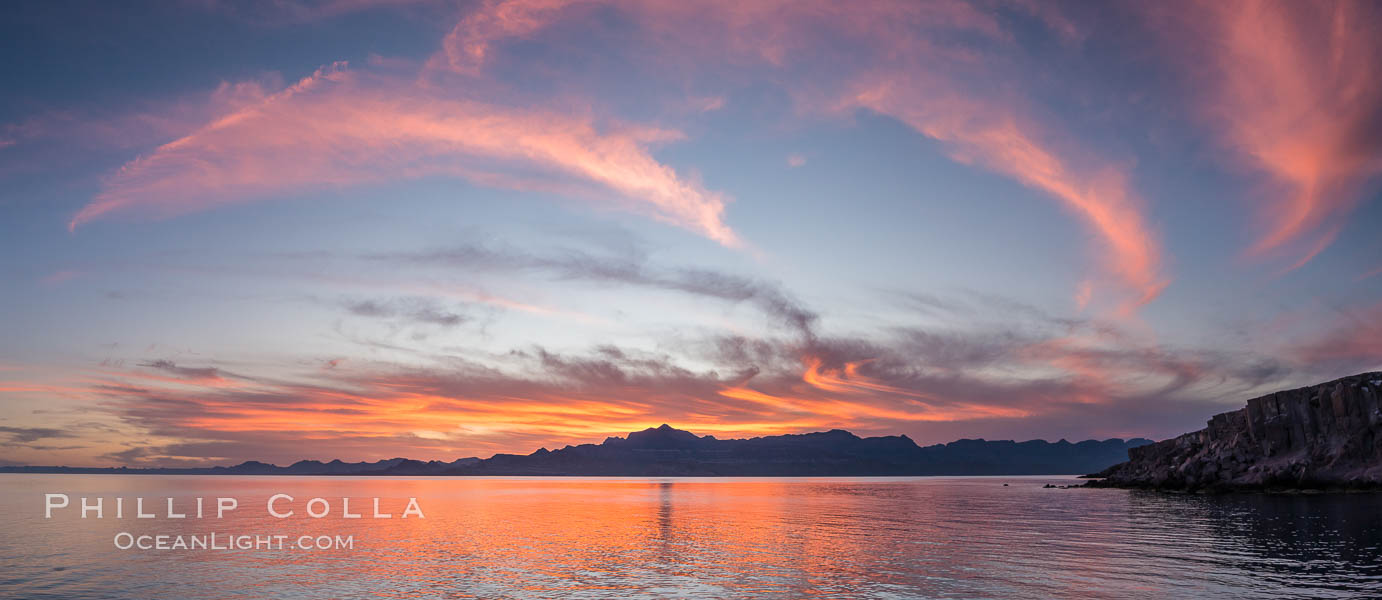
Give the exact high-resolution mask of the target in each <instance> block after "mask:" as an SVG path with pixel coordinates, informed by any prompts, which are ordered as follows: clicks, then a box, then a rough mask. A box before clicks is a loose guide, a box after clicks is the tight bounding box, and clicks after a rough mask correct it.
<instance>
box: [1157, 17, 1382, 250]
mask: <svg viewBox="0 0 1382 600" xmlns="http://www.w3.org/2000/svg"><path fill="white" fill-rule="evenodd" d="M1162 10H1164V11H1166V12H1172V11H1170V10H1167V9H1166V8H1165V7H1163V8H1162ZM1174 12H1175V13H1176V14H1174V15H1165V14H1160V12H1157V11H1154V16H1156V17H1159V18H1161V19H1162V21H1161V23H1162V31H1163V32H1164V33H1165V35H1166V37H1167V44H1168V46H1173V47H1174V48H1175V49H1176V50H1175V52H1176V54H1174V56H1175V59H1176V62H1177V63H1178V64H1177V66H1178V67H1179V68H1180V69H1181V70H1182V71H1183V72H1186V73H1189V74H1190V76H1191V78H1192V81H1193V83H1194V84H1195V86H1196V89H1197V91H1199V92H1200V94H1199V95H1198V96H1197V97H1196V101H1197V104H1198V106H1197V107H1196V108H1197V110H1198V112H1199V114H1200V115H1201V116H1202V117H1203V119H1204V122H1205V123H1207V124H1208V125H1209V127H1210V130H1211V131H1212V132H1213V133H1214V134H1215V135H1216V136H1217V137H1218V138H1219V140H1220V141H1221V143H1222V145H1223V146H1224V147H1226V148H1227V149H1228V150H1229V151H1230V152H1231V154H1230V160H1233V161H1236V162H1238V163H1240V164H1243V165H1246V166H1248V167H1250V168H1252V169H1254V170H1256V172H1259V173H1261V174H1262V175H1264V176H1265V180H1266V181H1265V182H1264V183H1265V185H1264V186H1263V190H1264V192H1265V196H1266V198H1265V199H1263V200H1262V201H1261V202H1259V204H1258V205H1257V207H1256V213H1257V220H1258V222H1259V224H1260V225H1261V229H1262V231H1261V234H1260V236H1259V237H1258V238H1257V240H1256V241H1255V242H1254V243H1253V244H1252V246H1251V248H1249V250H1248V252H1249V254H1250V255H1254V256H1270V257H1276V258H1280V259H1285V260H1289V261H1290V268H1296V267H1299V266H1301V265H1304V264H1306V263H1307V262H1309V261H1310V260H1311V259H1312V258H1314V257H1315V256H1316V255H1317V254H1319V253H1320V252H1322V251H1323V250H1324V249H1326V248H1327V247H1329V245H1330V244H1332V243H1333V241H1334V239H1335V238H1336V237H1337V236H1338V234H1339V232H1340V230H1341V228H1342V227H1343V226H1344V224H1345V223H1346V220H1347V217H1348V215H1349V214H1350V213H1351V212H1352V211H1353V209H1354V208H1355V207H1356V206H1357V204H1358V202H1359V200H1360V199H1361V197H1362V192H1363V190H1364V188H1365V186H1366V185H1367V183H1368V182H1369V180H1371V179H1373V178H1375V177H1377V176H1378V175H1379V174H1382V66H1380V65H1379V64H1378V61H1376V60H1374V58H1373V57H1376V56H1378V55H1379V54H1382V39H1380V38H1379V37H1378V35H1377V31H1376V26H1375V24H1376V23H1377V22H1378V19H1379V18H1382V9H1380V8H1379V7H1378V5H1376V4H1374V3H1370V2H1350V1H1341V2H1299V3H1294V2H1282V3H1272V2H1251V3H1202V4H1199V5H1195V6H1193V7H1191V8H1190V9H1189V10H1186V11H1184V13H1185V14H1182V11H1181V10H1180V9H1175V10H1174Z"/></svg>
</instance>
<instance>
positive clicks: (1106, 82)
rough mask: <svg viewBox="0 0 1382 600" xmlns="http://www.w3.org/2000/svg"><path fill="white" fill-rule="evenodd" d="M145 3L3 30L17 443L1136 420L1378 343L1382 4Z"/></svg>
mask: <svg viewBox="0 0 1382 600" xmlns="http://www.w3.org/2000/svg"><path fill="white" fill-rule="evenodd" d="M250 6H253V7H254V8H250ZM1077 7H1078V8H1080V9H1081V10H1075V9H1076V8H1077ZM144 8H146V9H147V11H148V12H149V14H148V15H143V16H140V17H139V18H138V19H131V18H129V15H128V14H126V11H129V10H132V8H131V7H128V6H124V5H122V4H121V3H110V4H106V5H93V6H92V7H91V11H92V13H93V14H91V15H86V16H85V18H87V19H89V20H91V22H106V21H109V22H119V23H126V24H128V26H129V27H128V28H124V27H123V26H121V27H116V26H111V27H102V28H92V27H90V26H89V25H87V26H83V27H82V28H81V29H80V31H78V30H77V29H73V27H75V26H74V25H72V24H71V23H70V22H69V20H68V19H69V15H65V14H63V11H61V10H59V9H57V8H53V7H45V6H44V5H43V4H42V3H33V4H26V5H24V6H23V11H24V14H23V15H20V16H22V18H16V19H13V21H12V22H10V23H9V24H8V25H6V26H7V27H9V28H10V29H12V31H6V32H5V34H4V35H0V39H9V40H20V39H21V38H23V39H26V40H29V41H28V42H22V41H9V42H3V43H5V44H9V45H11V50H12V55H14V56H20V55H23V56H25V57H26V58H25V59H24V60H22V61H19V60H16V61H10V63H11V64H8V65H7V66H6V67H4V71H5V75H4V82H5V85H3V86H0V87H2V88H3V89H5V90H6V91H5V93H4V98H3V103H0V183H2V184H3V185H0V211H3V214H4V218H3V219H0V240H4V242H3V243H4V245H5V250H6V252H5V253H4V255H3V259H0V260H3V268H4V271H5V273H6V285H4V286H3V287H2V288H0V310H3V312H4V316H3V317H0V323H3V326H4V329H3V330H0V444H3V445H4V446H5V449H6V452H5V455H4V456H3V457H0V461H3V462H4V463H5V464H11V463H12V464H43V465H89V466H117V465H130V466H186V465H213V464H214V465H220V464H231V463H237V462H241V461H245V460H261V461H265V462H277V463H279V464H286V463H289V462H292V461H295V460H299V459H318V460H323V461H327V460H331V459H337V458H339V459H342V460H347V461H365V460H369V461H373V460H378V459H384V458H391V457H407V458H413V459H419V460H446V461H450V460H454V459H457V458H461V457H468V456H481V457H488V456H491V455H493V454H495V453H521V454H527V453H529V452H532V451H534V450H537V449H538V448H549V449H553V448H559V447H562V446H565V445H568V444H571V445H575V444H583V443H598V442H600V441H602V440H604V439H605V438H606V437H608V436H622V435H625V434H627V433H628V432H630V431H637V430H642V429H645V428H649V427H656V426H658V425H660V424H663V423H668V424H671V425H673V426H675V427H678V428H681V429H685V430H689V431H692V432H695V433H697V434H701V435H705V434H713V435H715V436H717V437H719V438H738V437H754V436H763V435H776V434H787V433H803V432H811V431H824V430H830V429H835V428H842V429H848V430H849V431H852V432H854V433H857V434H859V435H907V436H909V437H910V438H912V439H914V440H916V441H917V443H919V444H923V445H925V444H932V443H941V442H949V441H952V440H955V439H958V438H978V437H985V438H989V439H1013V438H1016V439H1021V440H1026V439H1032V438H1046V439H1050V440H1053V441H1054V440H1057V439H1061V438H1065V439H1069V440H1083V439H1088V438H1099V439H1103V438H1109V437H1115V436H1119V437H1132V436H1141V437H1148V438H1158V439H1159V438H1164V437H1167V436H1170V435H1173V434H1178V433H1181V432H1183V431H1189V430H1193V429H1197V428H1199V427H1201V426H1202V425H1203V421H1204V419H1205V418H1207V417H1208V416H1209V415H1212V414H1214V413H1217V412H1222V411H1224V410H1228V409H1230V408H1236V407H1238V406H1239V405H1241V403H1242V401H1243V400H1244V398H1245V397H1246V396H1250V395H1252V394H1254V393H1261V392H1267V391H1273V390H1279V389H1286V388H1290V387H1294V386H1300V385H1304V384H1307V383H1315V382H1319V381H1324V380H1327V379H1331V378H1334V377H1339V376H1342V375H1347V374H1352V373H1357V372H1361V371H1365V370H1369V369H1379V368H1382V329H1379V327H1382V326H1379V323H1382V304H1379V302H1382V276H1378V275H1379V273H1382V241H1379V240H1382V236H1379V235H1378V231H1379V227H1382V205H1380V204H1379V203H1378V202H1377V200H1378V198H1379V187H1378V185H1377V184H1378V182H1379V179H1382V177H1380V176H1382V77H1379V75H1382V73H1379V72H1378V71H1379V70H1382V62H1379V59H1378V57H1379V56H1382V36H1379V35H1378V33H1377V28H1376V23H1378V22H1379V21H1378V18H1379V17H1382V14H1379V13H1382V7H1379V5H1377V4H1373V3H1367V2H1246V1H1244V2H1236V1H1235V2H1167V3H1133V2H1126V3H1110V4H1102V5H1099V6H1081V5H1080V4H1079V3H1027V2H1012V3H1007V2H989V1H986V0H974V1H961V0H942V1H928V2H914V1H911V0H899V1H896V2H894V1H889V0H883V1H876V2H867V3H852V2H834V1H826V0H807V1H786V0H783V1H777V0H769V1H756V2H732V1H728V0H723V1H722V0H705V1H697V2H670V1H669V2H658V1H653V2H642V1H625V0H485V1H480V2H463V3H460V4H454V3H433V2H427V1H418V2H394V1H388V0H358V1H349V2H298V1H296V0H290V1H284V2H272V3H261V4H254V5H246V4H242V3H222V2H216V1H211V2H195V3H167V4H155V5H150V6H147V7H144ZM187 23H196V24H197V25H196V26H195V27H194V26H191V25H186V24H187ZM97 29H99V30H97ZM21 33H22V35H21ZM25 36H28V37H25ZM77 39H80V40H81V41H80V43H79V42H77V41H76V40H77ZM25 44H27V45H25ZM21 63H22V64H21Z"/></svg>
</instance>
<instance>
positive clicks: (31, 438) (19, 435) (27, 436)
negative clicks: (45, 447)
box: [0, 427, 73, 444]
mask: <svg viewBox="0 0 1382 600" xmlns="http://www.w3.org/2000/svg"><path fill="white" fill-rule="evenodd" d="M0 433H3V434H6V435H8V436H9V439H8V440H6V443H10V444H29V443H30V442H36V441H38V440H42V439H48V438H65V437H72V435H73V434H72V433H70V432H68V431H65V430H62V429H54V428H51V427H0Z"/></svg>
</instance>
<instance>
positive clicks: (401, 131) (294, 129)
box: [70, 64, 740, 246]
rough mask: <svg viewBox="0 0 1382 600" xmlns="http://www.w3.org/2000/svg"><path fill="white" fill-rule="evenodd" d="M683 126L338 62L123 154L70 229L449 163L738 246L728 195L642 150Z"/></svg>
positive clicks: (450, 170) (498, 181)
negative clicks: (633, 120)
mask: <svg viewBox="0 0 1382 600" xmlns="http://www.w3.org/2000/svg"><path fill="white" fill-rule="evenodd" d="M680 137H681V134H680V133H679V132H677V131H673V130H666V129H658V128H650V127H636V126H626V125H618V124H616V125H608V126H604V127H599V126H597V125H596V124H595V122H594V121H593V119H592V118H590V117H583V116H573V115H570V114H564V113H559V112H553V111H548V110H543V109H520V108H514V107H511V106H502V105H494V104H488V103H485V102H480V101H475V100H468V99H462V98H453V97H449V96H447V95H445V94H443V93H439V92H437V91H436V90H433V89H431V88H430V87H428V86H422V85H410V84H409V83H408V82H401V81H398V80H396V79H392V78H389V77H385V76H378V75H371V74H369V73H364V72H354V71H351V70H349V69H347V68H346V66H345V65H344V64H336V65H332V66H331V67H327V68H323V69H321V70H319V71H318V72H316V73H314V74H313V75H311V76H309V77H306V78H304V79H302V80H301V81H299V82H297V83H295V84H293V85H291V86H289V87H287V88H286V89H284V90H282V91H279V92H276V93H272V94H265V95H262V96H261V97H255V98H252V100H251V101H249V102H244V103H241V104H239V105H237V106H236V108H234V109H233V110H229V111H227V112H225V113H223V114H221V115H219V116H218V117H216V118H215V119H213V120H212V121H211V122H209V123H207V124H206V125H204V126H202V127H201V128H199V129H197V130H196V131H193V132H191V133H189V134H188V135H186V136H184V137H181V138H179V139H176V140H174V141H172V142H169V143H167V144H164V145H163V146H160V147H159V148H158V149H156V150H154V151H153V152H152V153H150V154H148V155H146V156H143V157H140V158H138V159H136V160H134V161H131V162H129V163H128V164H126V165H125V166H123V167H122V168H121V169H120V170H119V171H118V172H117V173H115V174H114V175H112V176H111V177H110V178H109V179H108V180H107V181H106V182H105V185H104V187H103V189H102V190H101V192H100V194H98V195H97V196H96V197H95V198H94V199H93V200H92V202H91V203H90V204H88V205H87V206H86V207H84V208H82V209H81V211H79V212H78V213H77V214H76V215H75V216H74V217H73V218H72V220H71V223H70V227H71V228H74V229H75V228H76V227H77V226H80V225H82V224H85V223H88V222H90V221H92V220H95V219H98V218H103V217H106V216H109V215H112V214H115V213H121V212H137V213H141V214H146V215H151V216H154V217H159V218H162V217H171V216H176V215H180V214H186V213H190V212H196V211H201V210H206V209H209V208H212V207H214V206H218V205H225V204H234V203H243V202H249V201H253V200H263V199H266V198H269V197H272V196H274V195H278V194H282V193H285V192H292V191H301V190H312V189H324V188H338V187H346V186H351V185H358V184H362V183H370V182H376V181H386V180H392V179H397V178H408V177H421V176H427V175H452V176H457V177H463V178H468V179H471V180H473V181H476V182H479V183H481V184H485V185H492V186H500V187H510V188H519V189H542V190H547V191H557V192H561V193H565V194H567V195H572V196H579V197H585V198H590V199H593V200H596V201H597V202H599V203H602V204H603V205H606V206H608V207H610V208H619V209H624V210H629V211H633V212H637V213H641V214H645V215H647V216H650V217H652V218H654V219H657V220H660V221H663V222H667V223H670V224H673V225H676V226H679V227H682V228H685V229H687V230H690V231H693V232H695V233H698V234H700V235H704V236H706V237H708V238H710V239H713V240H715V241H717V242H719V243H722V244H725V245H727V246H737V245H739V243H740V241H739V239H738V237H737V236H736V235H735V233H734V232H733V231H732V230H731V229H730V228H729V226H728V225H726V224H725V223H724V221H723V215H724V209H725V205H726V203H727V202H728V199H727V198H726V197H724V196H723V195H721V194H719V193H715V192H711V191H708V190H706V189H704V188H702V187H701V186H700V185H698V184H696V183H694V182H691V181H688V180H685V179H683V178H681V177H679V176H678V175H677V173H676V172H675V171H673V170H672V169H671V168H670V167H667V166H665V165H662V164H660V163H658V162H657V161H656V160H655V159H653V158H652V156H651V155H650V154H649V151H648V148H649V146H651V145H654V144H658V143H663V142H667V141H672V140H676V139H679V138H680Z"/></svg>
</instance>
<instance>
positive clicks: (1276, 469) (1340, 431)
mask: <svg viewBox="0 0 1382 600" xmlns="http://www.w3.org/2000/svg"><path fill="white" fill-rule="evenodd" d="M1380 397H1382V372H1373V373H1362V374H1359V375H1353V376H1351V377H1344V378H1342V379H1336V380H1334V381H1330V382H1328V383H1322V384H1319V385H1313V386H1309V387H1303V388H1300V389H1296V390H1287V391H1282V392H1276V393H1274V394H1268V395H1266V396H1262V397H1260V398H1253V399H1251V400H1248V403H1247V406H1245V407H1243V408H1240V409H1238V410H1235V411H1232V412H1226V413H1222V414H1218V415H1214V417H1213V418H1211V419H1210V420H1209V424H1208V427H1206V428H1204V429H1201V430H1199V431H1195V432H1192V433H1187V434H1185V435H1182V436H1180V437H1177V438H1174V439H1169V440H1166V441H1163V442H1158V443H1155V444H1150V445H1145V446H1141V447H1137V448H1133V449H1131V450H1130V451H1129V460H1128V461H1127V462H1124V463H1120V464H1117V465H1114V466H1112V467H1109V468H1108V469H1105V470H1103V471H1100V472H1098V473H1095V474H1093V475H1088V476H1087V477H1093V478H1098V479H1096V480H1094V481H1091V482H1090V483H1089V484H1088V485H1090V486H1092V487H1127V488H1149V489H1160V490H1175V491H1249V490H1328V489H1382V403H1379V398H1380Z"/></svg>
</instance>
